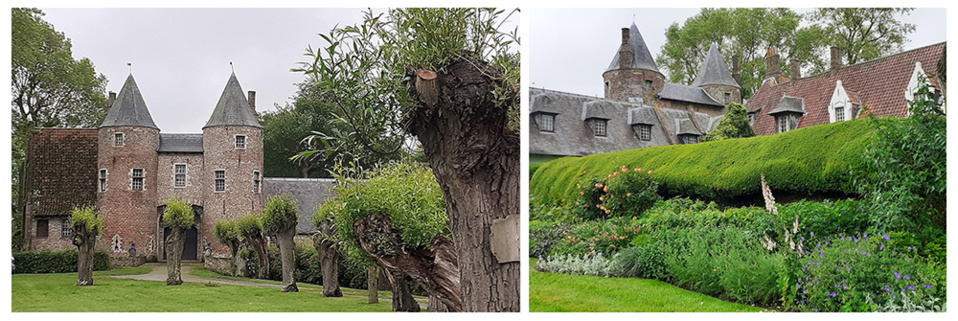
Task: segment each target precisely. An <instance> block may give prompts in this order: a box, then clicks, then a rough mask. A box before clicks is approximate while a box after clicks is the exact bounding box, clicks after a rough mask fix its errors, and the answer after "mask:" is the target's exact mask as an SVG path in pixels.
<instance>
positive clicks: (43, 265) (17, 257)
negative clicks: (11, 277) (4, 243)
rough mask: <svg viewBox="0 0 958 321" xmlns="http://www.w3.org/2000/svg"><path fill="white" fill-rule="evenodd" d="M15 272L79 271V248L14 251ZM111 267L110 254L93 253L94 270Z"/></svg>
mask: <svg viewBox="0 0 958 321" xmlns="http://www.w3.org/2000/svg"><path fill="white" fill-rule="evenodd" d="M13 264H14V269H13V273H14V274H27V273H30V274H35V273H70V272H76V271H77V250H66V251H60V252H52V251H34V252H20V253H13ZM109 269H110V256H109V255H108V254H106V252H103V251H96V252H94V253H93V270H94V271H103V270H109Z"/></svg>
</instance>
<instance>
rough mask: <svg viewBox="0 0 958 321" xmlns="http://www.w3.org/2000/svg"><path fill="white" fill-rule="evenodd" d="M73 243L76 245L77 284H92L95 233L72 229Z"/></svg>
mask: <svg viewBox="0 0 958 321" xmlns="http://www.w3.org/2000/svg"><path fill="white" fill-rule="evenodd" d="M73 233H78V234H74V235H75V236H74V239H73V245H76V247H77V285H78V286H89V285H93V249H94V248H95V246H96V234H95V233H86V232H85V231H77V229H74V231H73Z"/></svg>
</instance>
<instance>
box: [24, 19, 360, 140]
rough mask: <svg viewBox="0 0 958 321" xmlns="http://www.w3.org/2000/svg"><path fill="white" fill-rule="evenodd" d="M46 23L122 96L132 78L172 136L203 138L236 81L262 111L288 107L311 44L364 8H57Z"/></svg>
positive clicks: (349, 22)
mask: <svg viewBox="0 0 958 321" xmlns="http://www.w3.org/2000/svg"><path fill="white" fill-rule="evenodd" d="M41 9H42V10H43V11H44V12H46V13H47V14H46V16H45V17H44V20H46V21H48V22H50V23H51V24H53V26H54V28H55V29H56V30H57V31H60V32H63V33H65V34H66V36H67V37H69V38H70V39H72V42H73V56H74V57H76V58H81V57H87V58H90V59H91V60H92V61H93V63H94V64H95V65H96V71H97V72H100V73H102V74H104V75H106V77H107V79H108V80H109V83H108V85H107V90H109V91H113V92H119V91H120V87H122V86H123V81H124V80H125V79H126V77H127V75H128V74H129V73H130V67H127V65H126V64H127V62H130V63H132V71H133V77H134V78H135V79H136V83H137V85H138V86H139V88H140V92H142V94H143V98H144V99H145V100H146V105H147V106H148V107H149V108H150V114H151V115H152V116H153V121H154V122H155V123H156V125H157V126H158V127H160V130H162V131H163V132H166V133H184V132H192V133H199V132H201V131H202V127H203V125H204V124H206V121H207V120H208V119H209V117H210V114H211V113H212V111H213V107H215V106H216V102H217V100H219V97H220V94H221V93H222V92H223V88H224V87H226V81H227V80H228V79H229V76H230V71H231V70H230V62H233V68H234V70H235V72H236V77H237V79H238V80H239V82H240V85H242V87H243V90H244V92H246V91H250V90H253V91H256V109H257V110H265V109H273V104H274V103H278V104H279V105H281V106H282V105H285V103H286V102H287V101H289V98H290V97H291V96H293V94H294V93H295V92H296V87H295V86H294V83H297V82H301V81H302V80H303V75H302V73H295V72H290V68H294V67H298V65H297V62H300V61H305V60H306V58H307V57H305V56H303V54H304V53H305V50H306V46H307V45H312V46H313V48H317V47H319V46H322V45H324V44H325V42H324V41H323V40H322V38H320V37H319V36H318V35H317V34H318V33H328V32H329V30H331V29H332V28H333V26H335V25H336V24H339V25H340V26H345V25H352V24H355V23H357V22H359V21H360V19H361V18H362V12H361V11H362V10H361V9H54V8H41Z"/></svg>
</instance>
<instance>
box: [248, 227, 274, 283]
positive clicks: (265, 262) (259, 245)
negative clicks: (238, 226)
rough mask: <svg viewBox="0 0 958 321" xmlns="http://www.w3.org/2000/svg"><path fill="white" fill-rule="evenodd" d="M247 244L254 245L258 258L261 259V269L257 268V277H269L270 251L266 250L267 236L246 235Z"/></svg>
mask: <svg viewBox="0 0 958 321" xmlns="http://www.w3.org/2000/svg"><path fill="white" fill-rule="evenodd" d="M244 237H245V238H246V243H247V245H250V246H252V247H253V250H254V251H256V259H257V260H258V261H259V269H258V270H256V278H257V279H264V280H265V279H268V278H269V253H268V252H267V251H266V238H265V237H263V235H262V234H254V235H244Z"/></svg>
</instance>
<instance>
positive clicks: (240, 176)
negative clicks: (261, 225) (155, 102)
mask: <svg viewBox="0 0 958 321" xmlns="http://www.w3.org/2000/svg"><path fill="white" fill-rule="evenodd" d="M235 135H246V148H245V149H237V148H235V147H234V142H235ZM203 151H204V152H203V153H204V158H205V165H204V166H203V168H204V169H203V173H202V175H203V176H204V178H203V179H204V180H206V181H207V182H209V183H208V184H209V185H207V186H208V187H207V188H205V192H204V195H205V202H204V206H203V218H202V220H203V221H204V224H205V225H206V226H209V227H212V226H213V225H214V224H215V222H216V221H218V220H222V219H236V218H239V217H240V216H243V215H245V214H248V213H256V212H260V211H262V209H263V201H264V200H263V194H262V173H263V129H262V128H255V127H247V126H214V127H206V128H203ZM217 170H224V171H225V174H226V181H225V182H226V190H225V191H223V192H216V191H215V187H214V186H215V178H214V175H215V171H217ZM254 171H259V173H260V190H259V191H254V190H253V185H254V183H253V172H254ZM199 238H200V244H206V243H207V242H209V243H210V245H211V246H212V248H213V254H214V256H216V255H229V248H227V247H226V246H225V245H223V244H220V243H219V242H218V241H216V237H214V236H213V231H212V228H208V229H203V230H201V231H200V235H199Z"/></svg>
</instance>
